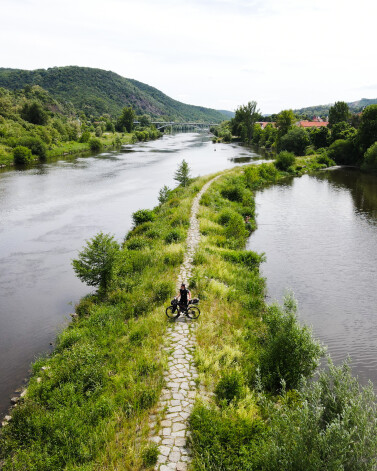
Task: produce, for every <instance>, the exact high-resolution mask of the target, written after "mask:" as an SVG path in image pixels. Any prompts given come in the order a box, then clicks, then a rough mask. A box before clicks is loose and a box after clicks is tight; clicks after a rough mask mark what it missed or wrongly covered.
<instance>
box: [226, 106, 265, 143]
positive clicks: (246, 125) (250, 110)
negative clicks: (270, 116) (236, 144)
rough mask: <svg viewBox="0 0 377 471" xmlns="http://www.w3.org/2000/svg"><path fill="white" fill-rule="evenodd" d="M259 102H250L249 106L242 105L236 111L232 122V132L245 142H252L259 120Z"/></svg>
mask: <svg viewBox="0 0 377 471" xmlns="http://www.w3.org/2000/svg"><path fill="white" fill-rule="evenodd" d="M259 117H260V114H259V110H257V102H256V101H249V102H248V104H247V105H242V106H240V107H239V108H237V110H236V114H235V116H234V118H233V120H232V132H233V134H234V135H236V136H241V138H242V140H243V141H244V142H251V139H252V137H253V130H254V124H255V122H256V121H257V120H258V119H259Z"/></svg>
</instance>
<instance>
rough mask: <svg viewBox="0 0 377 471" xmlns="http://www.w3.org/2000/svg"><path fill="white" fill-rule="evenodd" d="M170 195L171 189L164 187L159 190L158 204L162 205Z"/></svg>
mask: <svg viewBox="0 0 377 471" xmlns="http://www.w3.org/2000/svg"><path fill="white" fill-rule="evenodd" d="M170 194H171V189H170V188H169V187H168V186H166V185H164V186H163V187H162V188H161V190H160V191H159V192H158V201H159V203H160V204H164V203H166V202H167V201H168V199H169V196H170Z"/></svg>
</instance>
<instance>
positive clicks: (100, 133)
mask: <svg viewBox="0 0 377 471" xmlns="http://www.w3.org/2000/svg"><path fill="white" fill-rule="evenodd" d="M95 134H96V137H101V136H102V128H101V126H97V127H96V131H95Z"/></svg>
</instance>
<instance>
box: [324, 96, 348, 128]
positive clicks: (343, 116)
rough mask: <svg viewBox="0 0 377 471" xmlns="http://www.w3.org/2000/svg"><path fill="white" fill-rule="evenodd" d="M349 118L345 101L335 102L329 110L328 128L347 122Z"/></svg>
mask: <svg viewBox="0 0 377 471" xmlns="http://www.w3.org/2000/svg"><path fill="white" fill-rule="evenodd" d="M349 118H350V109H349V107H348V105H347V103H346V102H345V101H337V102H336V103H335V104H334V106H331V107H330V110H329V127H330V128H332V126H334V124H336V123H340V122H341V121H346V122H347V121H348V120H349Z"/></svg>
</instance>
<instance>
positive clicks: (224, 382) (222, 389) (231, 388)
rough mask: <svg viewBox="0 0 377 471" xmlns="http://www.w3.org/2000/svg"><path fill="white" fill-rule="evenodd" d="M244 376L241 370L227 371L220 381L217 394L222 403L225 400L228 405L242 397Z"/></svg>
mask: <svg viewBox="0 0 377 471" xmlns="http://www.w3.org/2000/svg"><path fill="white" fill-rule="evenodd" d="M241 392H242V377H241V374H240V372H239V371H237V370H233V371H231V372H227V373H225V374H224V375H223V376H222V377H221V379H220V381H219V382H218V384H217V386H216V389H215V394H216V397H217V400H218V401H219V402H220V403H221V402H223V401H225V403H226V404H227V405H229V404H230V402H231V401H237V400H238V399H239V398H240V397H241Z"/></svg>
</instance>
